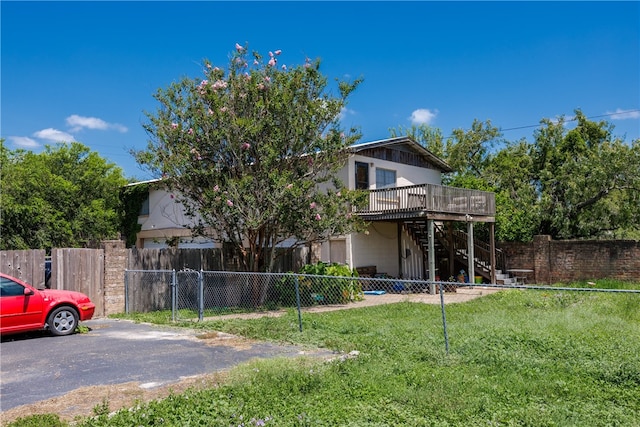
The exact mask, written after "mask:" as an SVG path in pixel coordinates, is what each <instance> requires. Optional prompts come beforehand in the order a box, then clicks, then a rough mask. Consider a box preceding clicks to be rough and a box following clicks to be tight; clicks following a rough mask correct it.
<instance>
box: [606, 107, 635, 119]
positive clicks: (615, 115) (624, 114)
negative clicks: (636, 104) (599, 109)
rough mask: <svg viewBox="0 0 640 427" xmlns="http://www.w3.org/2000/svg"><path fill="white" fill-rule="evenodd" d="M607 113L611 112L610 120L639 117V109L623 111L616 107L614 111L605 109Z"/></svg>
mask: <svg viewBox="0 0 640 427" xmlns="http://www.w3.org/2000/svg"><path fill="white" fill-rule="evenodd" d="M607 114H611V120H628V119H640V110H630V111H625V110H622V109H620V108H616V111H607Z"/></svg>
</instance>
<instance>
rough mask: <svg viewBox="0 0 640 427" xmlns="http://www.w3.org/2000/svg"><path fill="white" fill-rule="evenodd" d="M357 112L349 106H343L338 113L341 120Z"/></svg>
mask: <svg viewBox="0 0 640 427" xmlns="http://www.w3.org/2000/svg"><path fill="white" fill-rule="evenodd" d="M355 114H356V112H355V111H354V110H350V109H348V108H347V107H342V108H341V109H340V114H339V115H338V119H339V120H343V119H345V118H346V117H347V116H348V115H350V116H353V115H355Z"/></svg>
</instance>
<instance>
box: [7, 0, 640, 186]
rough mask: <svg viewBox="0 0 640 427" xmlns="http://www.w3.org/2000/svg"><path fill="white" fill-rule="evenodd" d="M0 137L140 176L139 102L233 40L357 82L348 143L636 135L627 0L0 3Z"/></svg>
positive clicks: (634, 6) (638, 84)
mask: <svg viewBox="0 0 640 427" xmlns="http://www.w3.org/2000/svg"><path fill="white" fill-rule="evenodd" d="M0 8H1V20H2V22H1V24H2V30H1V31H2V40H1V43H2V50H1V61H2V63H1V83H2V85H1V90H2V92H1V129H0V135H1V137H2V138H5V139H6V144H7V146H8V147H9V148H10V149H17V148H25V149H29V150H33V151H35V152H39V151H41V150H42V148H43V146H44V145H45V144H54V143H55V141H60V140H66V141H68V140H75V141H80V142H82V143H83V144H85V145H87V146H88V147H90V148H91V149H92V150H95V151H98V152H99V153H100V154H101V155H102V156H103V157H105V158H106V159H108V160H109V161H111V162H113V163H116V164H117V165H118V166H120V167H121V168H122V169H123V170H124V172H125V175H126V176H127V177H131V178H136V179H139V180H145V179H150V178H153V177H152V176H151V175H149V173H147V172H146V171H144V170H141V169H140V168H139V167H138V166H137V164H136V162H135V160H133V158H132V156H131V155H130V154H129V150H130V149H141V148H144V147H145V146H146V143H147V139H148V138H147V135H146V134H145V132H144V131H143V129H142V123H144V122H145V121H146V116H145V112H154V111H156V109H157V107H158V104H157V102H156V101H155V100H154V99H153V96H152V95H153V93H154V92H156V90H157V89H158V88H166V87H167V86H168V85H169V84H171V83H172V82H174V81H178V80H180V79H181V78H182V77H197V78H199V77H202V66H201V64H202V60H203V59H204V58H208V59H209V60H211V62H212V63H213V64H214V65H218V66H220V67H224V66H225V65H226V64H227V62H228V57H229V54H230V53H231V52H232V51H233V50H234V46H235V43H240V44H243V45H244V44H245V43H248V45H249V50H257V51H259V52H261V53H262V54H263V55H266V53H267V52H268V51H273V50H276V49H281V50H282V55H281V56H280V57H279V62H280V63H286V64H289V65H290V66H291V65H299V64H303V63H304V60H305V57H310V58H320V59H321V60H322V66H321V70H322V71H323V73H324V74H325V75H326V76H327V77H329V78H330V79H333V78H341V79H345V78H347V79H354V78H357V77H363V78H364V82H363V83H362V84H361V85H360V86H359V88H358V89H357V90H356V92H355V93H354V94H353V95H352V96H351V98H350V102H349V105H348V110H347V111H346V113H345V115H344V119H343V124H344V126H345V127H351V126H357V127H359V128H360V129H361V131H362V133H363V139H362V142H366V141H373V140H378V139H383V138H386V137H388V136H389V128H395V127H398V126H411V124H412V123H414V124H419V123H427V124H429V125H431V126H433V127H436V128H439V129H441V130H442V132H443V134H444V135H445V136H446V135H449V134H450V133H451V131H452V130H453V129H458V128H461V129H468V128H469V127H470V126H471V124H472V122H473V120H474V119H478V120H481V121H485V120H491V122H492V124H493V125H496V126H498V127H499V128H501V129H503V131H504V138H506V139H508V140H512V141H515V140H519V139H521V138H527V139H528V140H532V139H533V132H534V130H535V128H536V126H537V125H538V123H539V122H540V120H541V119H542V118H555V117H558V116H561V115H564V116H566V117H571V116H572V115H573V112H574V110H575V109H581V110H582V112H583V113H584V114H585V115H586V116H587V117H592V118H593V120H606V121H608V122H610V123H612V124H613V125H615V132H614V133H615V134H616V135H618V136H621V137H624V138H625V140H626V141H628V142H630V141H631V140H634V139H637V138H640V2H637V1H636V2H629V1H628V2H480V1H476V2H457V1H453V2H363V1H361V2H269V1H262V2H246V1H237V2H206V1H196V2H152V1H145V2H125V1H123V2H30V1H25V2H11V1H2V2H0Z"/></svg>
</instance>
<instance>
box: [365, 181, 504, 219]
mask: <svg viewBox="0 0 640 427" xmlns="http://www.w3.org/2000/svg"><path fill="white" fill-rule="evenodd" d="M417 211H428V212H439V213H449V214H463V215H464V214H469V215H483V216H494V215H495V213H496V199H495V194H494V193H490V192H487V191H480V190H469V189H466V188H457V187H448V186H445V185H435V184H418V185H410V186H406V187H388V188H381V189H376V190H369V204H368V206H364V207H363V208H362V209H358V210H357V211H356V212H357V213H358V214H361V215H374V214H384V213H399V212H417Z"/></svg>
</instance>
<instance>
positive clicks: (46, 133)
mask: <svg viewBox="0 0 640 427" xmlns="http://www.w3.org/2000/svg"><path fill="white" fill-rule="evenodd" d="M33 136H35V137H36V138H40V139H46V140H49V141H54V142H71V141H74V140H75V138H74V137H73V135H69V134H68V133H66V132H62V131H61V130H58V129H53V128H47V129H42V130H39V131H38V132H35V133H34V134H33Z"/></svg>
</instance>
